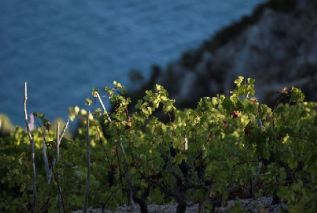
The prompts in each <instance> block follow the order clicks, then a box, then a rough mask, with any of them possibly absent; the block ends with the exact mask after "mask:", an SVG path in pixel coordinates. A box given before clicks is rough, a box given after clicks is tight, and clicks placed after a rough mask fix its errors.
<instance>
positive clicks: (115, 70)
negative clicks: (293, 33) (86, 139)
mask: <svg viewBox="0 0 317 213" xmlns="http://www.w3.org/2000/svg"><path fill="white" fill-rule="evenodd" d="M259 2H263V0H224V1H220V0H174V1H171V0H157V1H146V0H126V1H120V0H95V1H87V0H85V1H84V0H41V1H36V0H2V1H1V2H0V112H2V113H5V114H8V115H9V116H10V118H11V119H12V121H13V122H14V123H16V124H22V123H23V84H24V81H27V82H28V83H29V111H30V112H32V111H42V112H45V113H46V114H47V115H48V117H49V118H51V119H52V118H55V117H57V116H61V117H64V118H66V116H67V110H68V107H69V106H74V105H82V103H83V100H84V98H85V97H87V96H89V94H90V91H91V88H93V87H103V86H105V85H111V82H112V81H114V80H117V81H119V82H122V83H124V84H128V82H129V81H128V75H127V74H128V71H129V70H131V69H132V68H135V69H139V70H141V71H142V73H143V74H144V75H145V76H148V74H149V70H150V69H149V68H150V66H151V64H153V63H156V64H159V65H162V66H164V65H165V64H166V63H168V62H169V61H171V60H175V59H177V58H178V57H179V56H180V54H181V53H182V52H183V51H184V50H186V49H188V48H194V47H196V46H198V45H199V44H200V43H201V42H202V41H203V40H204V39H207V38H209V37H210V36H211V35H212V34H213V33H214V32H215V31H216V30H218V29H220V28H221V27H223V26H225V25H228V24H230V23H231V22H232V21H234V20H238V19H239V18H240V17H241V16H242V15H245V14H249V13H251V11H252V9H253V8H254V7H255V5H256V4H258V3H259Z"/></svg>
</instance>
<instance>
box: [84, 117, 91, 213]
mask: <svg viewBox="0 0 317 213" xmlns="http://www.w3.org/2000/svg"><path fill="white" fill-rule="evenodd" d="M89 117H90V111H88V113H87V129H86V158H87V178H86V189H85V204H84V213H87V212H88V197H89V187H90V137H89Z"/></svg>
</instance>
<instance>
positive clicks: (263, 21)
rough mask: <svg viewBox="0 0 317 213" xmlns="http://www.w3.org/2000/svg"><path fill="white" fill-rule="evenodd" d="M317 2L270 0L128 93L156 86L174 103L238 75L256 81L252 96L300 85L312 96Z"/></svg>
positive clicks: (270, 95)
mask: <svg viewBox="0 0 317 213" xmlns="http://www.w3.org/2000/svg"><path fill="white" fill-rule="evenodd" d="M316 14H317V1H315V0H270V1H268V2H266V3H263V4H261V5H259V6H258V7H257V8H256V9H255V11H254V12H253V14H252V15H251V16H247V17H243V18H242V19H241V20H240V21H239V22H237V23H234V24H232V25H230V26H228V27H226V28H224V29H223V30H221V31H219V32H218V33H217V34H216V35H214V36H213V37H212V38H211V39H210V40H208V41H206V42H204V43H203V44H202V45H201V46H200V47H199V48H197V49H196V50H190V51H187V52H185V53H184V54H183V55H182V57H181V58H180V59H179V60H178V61H175V62H172V63H170V64H169V65H168V66H167V67H166V68H165V69H162V68H161V67H158V66H156V65H155V66H153V67H152V76H151V77H150V80H148V81H147V82H143V83H142V86H141V87H140V88H139V90H137V91H134V92H133V93H132V96H134V97H136V98H137V97H140V96H141V94H143V91H144V90H145V89H150V88H152V87H153V86H154V84H155V83H159V84H162V85H163V86H164V87H165V88H167V90H168V91H169V93H170V95H171V97H172V98H175V99H176V100H177V104H178V107H193V106H194V103H197V100H199V98H201V97H204V96H213V95H215V94H218V93H227V94H228V92H229V91H230V89H231V88H232V81H233V79H235V78H236V76H238V75H243V76H246V77H252V78H255V79H256V91H259V93H257V98H259V99H260V100H262V101H265V102H268V103H272V101H273V100H274V98H275V97H276V96H277V95H278V92H279V91H280V90H282V89H283V88H284V87H290V86H296V87H299V88H301V89H302V90H303V91H304V93H305V94H306V95H307V98H308V99H309V100H316V99H317V94H316V93H315V91H316V89H317V84H316V83H315V80H317V15H316Z"/></svg>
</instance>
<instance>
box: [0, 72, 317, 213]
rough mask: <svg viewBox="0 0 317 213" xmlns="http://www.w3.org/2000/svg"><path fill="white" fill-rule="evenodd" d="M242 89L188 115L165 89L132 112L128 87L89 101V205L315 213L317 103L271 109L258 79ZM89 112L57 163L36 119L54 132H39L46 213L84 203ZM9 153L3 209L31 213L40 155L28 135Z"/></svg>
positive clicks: (2, 167) (240, 81) (296, 95)
mask: <svg viewBox="0 0 317 213" xmlns="http://www.w3.org/2000/svg"><path fill="white" fill-rule="evenodd" d="M234 83H235V85H236V88H235V89H234V90H233V91H232V92H231V95H230V96H229V97H226V96H224V95H217V96H216V97H212V98H210V97H205V98H203V99H201V100H200V101H199V103H198V105H197V107H196V108H195V109H185V110H179V109H176V107H175V106H174V102H175V101H174V100H172V99H170V98H169V97H168V93H167V91H166V90H165V89H164V88H163V87H162V86H160V85H156V86H155V88H154V89H153V90H149V91H146V93H145V96H144V97H143V99H141V100H139V101H138V103H137V105H136V106H135V108H134V109H133V111H131V112H130V111H129V104H130V103H131V100H130V99H129V98H128V97H126V96H125V94H126V93H125V91H124V88H123V86H122V85H121V84H120V83H118V82H114V87H113V88H105V89H104V91H103V92H101V91H98V90H93V92H92V97H90V98H88V99H87V100H86V103H87V105H88V106H87V107H88V109H89V110H91V111H93V113H92V115H91V116H90V118H89V120H90V131H89V132H90V135H89V136H90V141H91V144H92V150H91V168H92V174H91V178H90V180H91V193H90V197H89V205H90V206H94V207H107V208H112V209H115V208H116V207H118V206H120V205H123V204H125V203H131V202H136V203H138V204H139V205H140V207H141V210H142V212H146V211H147V210H146V209H147V208H146V205H147V203H167V202H176V203H177V204H178V207H177V211H178V212H184V211H185V209H186V206H187V205H189V203H197V204H199V206H200V208H205V209H209V210H213V209H214V208H216V207H218V206H221V205H223V204H225V202H226V201H227V200H228V199H235V198H237V197H239V198H249V197H256V196H274V197H277V198H278V200H279V201H282V202H284V203H286V204H287V206H288V211H290V212H315V211H316V210H317V205H316V199H317V148H316V144H317V103H315V102H306V101H305V99H304V95H303V94H302V92H301V91H300V90H299V89H297V88H291V89H289V90H287V91H286V92H284V93H283V95H285V96H287V97H288V99H289V102H288V103H280V104H279V105H277V107H276V108H274V109H271V108H269V107H268V106H267V105H265V104H261V103H260V102H258V100H257V99H256V97H255V91H254V80H253V79H244V78H243V77H239V78H237V79H236V80H235V81H234ZM103 93H105V94H103ZM105 95H106V96H107V97H109V101H110V103H111V105H112V106H113V111H112V112H111V113H110V114H108V113H107V111H106V110H105V109H103V107H104V106H103V100H101V99H104V97H105ZM99 98H100V99H99ZM99 104H100V105H101V107H102V108H98V106H99ZM88 109H87V110H88ZM87 110H86V109H80V108H79V107H73V108H71V109H70V118H71V119H78V121H79V127H78V129H77V133H76V134H75V135H74V136H73V139H72V140H70V139H63V140H62V142H61V148H60V150H61V151H60V152H61V153H60V159H59V160H58V161H57V162H55V161H54V158H55V156H56V133H55V132H54V130H52V128H47V126H49V121H48V120H47V119H46V118H45V116H44V114H42V113H36V114H35V116H36V117H37V118H38V119H39V120H40V121H41V122H42V123H43V126H44V127H45V128H42V127H39V128H36V129H35V130H33V131H32V134H33V137H34V141H35V143H36V164H37V168H39V171H38V173H37V188H38V192H37V193H38V200H37V202H38V203H39V204H38V205H37V212H42V211H49V212H50V211H54V210H56V209H57V208H60V207H59V206H58V205H59V204H58V203H59V202H58V199H61V198H62V201H63V202H62V203H63V210H64V211H66V212H68V211H70V210H75V209H81V208H82V206H83V201H84V200H83V199H84V196H83V195H84V190H85V187H84V186H85V175H86V169H87V168H86V163H85V159H86V155H85V153H86V152H85V140H86V135H85V134H86V131H85V128H86V122H87V121H86V116H87ZM108 116H109V117H108ZM43 140H44V143H45V145H46V146H47V158H48V160H47V161H48V162H49V167H50V168H51V169H52V176H53V181H52V182H51V183H48V182H47V177H46V176H47V172H46V170H47V169H45V161H44V157H43V156H44V155H43V146H44V145H43ZM0 152H1V155H0V161H1V164H0V177H1V182H0V188H1V189H2V190H1V192H0V211H3V212H27V211H28V209H29V207H30V205H31V194H32V186H31V185H32V184H31V177H30V175H31V172H30V171H31V158H30V148H29V141H28V137H27V134H26V133H25V132H24V131H23V129H22V128H19V127H17V128H16V130H15V131H14V132H12V133H11V134H10V135H6V136H3V137H1V146H0Z"/></svg>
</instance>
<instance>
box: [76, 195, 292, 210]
mask: <svg viewBox="0 0 317 213" xmlns="http://www.w3.org/2000/svg"><path fill="white" fill-rule="evenodd" d="M271 203H272V198H271V197H260V198H257V199H241V200H231V201H228V202H227V205H226V206H223V207H220V208H217V209H216V210H215V212H216V213H228V212H230V211H231V210H233V209H234V208H235V207H238V206H239V207H241V208H242V209H244V210H245V211H246V212H249V213H278V212H281V210H283V209H286V206H285V205H283V204H275V205H272V204H271ZM148 210H149V212H151V213H174V212H176V205H173V204H169V205H154V204H152V205H148ZM81 212H82V211H74V212H73V213H81ZM88 212H89V213H100V212H105V213H110V212H111V211H107V210H104V211H102V210H101V209H90V210H89V211H88ZM137 212H140V210H139V208H138V207H135V208H131V207H129V206H123V207H120V208H118V209H117V210H116V211H115V213H137ZM197 212H198V206H197V205H193V206H189V207H187V210H186V213H197Z"/></svg>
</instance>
